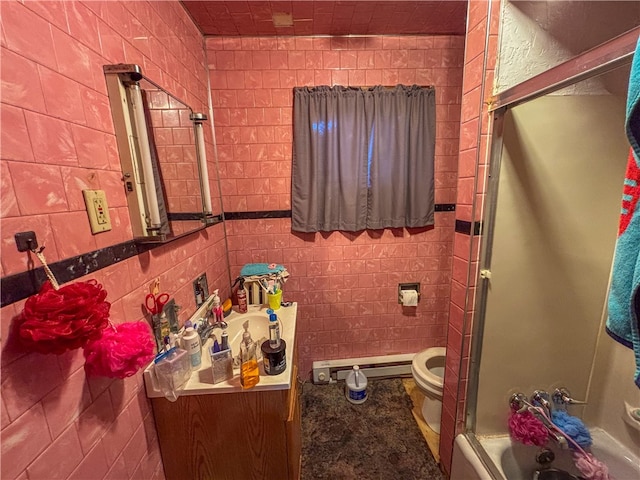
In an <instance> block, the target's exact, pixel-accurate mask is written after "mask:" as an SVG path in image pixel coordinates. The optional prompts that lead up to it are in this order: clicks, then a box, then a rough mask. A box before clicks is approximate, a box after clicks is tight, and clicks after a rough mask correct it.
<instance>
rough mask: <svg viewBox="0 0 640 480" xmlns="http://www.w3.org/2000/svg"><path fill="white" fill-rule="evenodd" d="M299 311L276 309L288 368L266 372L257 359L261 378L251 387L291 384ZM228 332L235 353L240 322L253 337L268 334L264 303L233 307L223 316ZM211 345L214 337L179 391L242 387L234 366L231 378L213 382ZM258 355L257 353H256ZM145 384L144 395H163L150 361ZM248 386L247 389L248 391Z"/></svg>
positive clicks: (274, 387)
mask: <svg viewBox="0 0 640 480" xmlns="http://www.w3.org/2000/svg"><path fill="white" fill-rule="evenodd" d="M297 312H298V304H297V303H295V302H294V303H293V304H292V305H291V306H289V307H281V308H279V309H278V310H276V311H275V313H276V314H277V315H278V319H279V320H280V325H281V330H280V336H281V337H282V339H283V340H284V341H285V342H286V344H287V352H286V359H287V368H286V369H285V371H284V372H282V373H280V374H279V375H266V374H265V373H264V370H263V367H262V362H261V361H260V362H259V363H260V382H259V383H258V384H257V385H256V386H255V387H253V388H252V389H251V390H288V389H289V388H291V382H292V381H294V380H295V379H292V378H291V372H292V363H293V346H294V344H295V332H296V316H297ZM199 316H202V313H201V312H199V311H198V312H196V314H194V318H198V317H199ZM224 320H225V322H227V328H226V331H227V334H228V335H229V343H230V344H231V350H232V352H233V355H234V356H237V355H238V353H239V352H240V342H241V340H242V333H243V332H244V328H243V326H242V325H243V324H244V323H245V322H246V321H248V322H249V332H250V333H251V338H252V339H253V340H254V341H256V342H257V341H259V340H260V339H263V338H269V316H268V315H267V306H264V305H263V306H253V305H251V306H249V311H248V312H247V313H244V314H240V313H238V312H236V311H234V312H232V313H231V315H229V316H228V317H226V318H225V319H224ZM213 333H214V334H215V336H216V337H217V339H218V342H220V334H221V333H222V330H220V329H217V328H216V329H215V330H214V332H213ZM212 345H213V340H211V339H209V340H208V341H207V343H205V345H204V346H203V348H202V364H201V365H200V367H199V368H198V369H197V370H195V371H193V372H192V373H191V378H190V379H189V381H188V382H187V384H186V385H185V387H184V389H183V390H182V391H181V392H180V395H203V394H215V393H231V392H236V391H242V386H241V385H240V371H239V369H234V377H233V379H231V380H229V381H225V382H220V383H216V384H214V383H213V375H212V373H211V358H210V357H209V348H210V347H211V346H212ZM259 359H260V357H259ZM143 377H144V384H145V388H146V391H147V397H149V398H157V397H163V394H162V392H161V391H160V389H159V388H158V386H157V381H156V379H155V376H154V374H153V363H152V364H150V365H149V366H148V367H147V368H146V369H145V370H144V375H143ZM251 390H249V391H251Z"/></svg>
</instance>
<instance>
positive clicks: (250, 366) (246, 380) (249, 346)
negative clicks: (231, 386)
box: [240, 322, 260, 389]
mask: <svg viewBox="0 0 640 480" xmlns="http://www.w3.org/2000/svg"><path fill="white" fill-rule="evenodd" d="M243 327H244V333H243V334H242V343H241V344H240V360H241V362H242V364H241V366H240V384H241V385H242V388H245V389H248V388H252V387H255V386H256V385H257V383H258V382H259V381H260V370H259V368H258V357H257V356H256V344H255V343H254V341H253V340H252V339H251V334H250V333H249V331H248V328H249V322H245V323H244V325H243Z"/></svg>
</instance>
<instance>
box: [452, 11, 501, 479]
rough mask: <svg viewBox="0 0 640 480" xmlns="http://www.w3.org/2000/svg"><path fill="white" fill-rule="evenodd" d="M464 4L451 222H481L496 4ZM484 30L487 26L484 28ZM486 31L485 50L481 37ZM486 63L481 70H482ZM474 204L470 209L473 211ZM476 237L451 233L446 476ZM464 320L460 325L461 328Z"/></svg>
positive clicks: (458, 418) (463, 387)
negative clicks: (453, 217) (453, 219)
mask: <svg viewBox="0 0 640 480" xmlns="http://www.w3.org/2000/svg"><path fill="white" fill-rule="evenodd" d="M488 7H489V2H486V1H470V2H469V9H468V15H467V18H468V21H467V37H466V38H467V41H466V48H465V57H464V78H463V84H462V93H463V94H462V110H461V118H460V128H461V131H460V146H459V164H458V191H457V199H456V218H457V219H459V220H465V221H471V222H474V221H481V220H482V216H481V214H480V212H481V211H482V210H481V205H482V202H483V201H484V184H485V176H486V174H487V170H488V169H487V166H488V163H489V159H488V156H487V145H488V144H489V123H488V119H489V116H488V113H487V106H486V101H487V100H488V97H489V96H490V95H491V94H492V93H493V78H494V69H495V65H496V53H497V37H498V20H499V11H500V1H499V0H493V2H492V3H491V18H490V21H489V22H488V17H489V8H488ZM487 24H488V25H487ZM487 29H489V42H488V43H489V47H488V50H487V49H486V48H485V37H486V33H487ZM485 61H486V65H485ZM474 201H475V209H474ZM479 243H480V237H479V236H474V237H473V238H472V237H470V236H469V235H467V234H463V233H456V234H455V237H454V248H453V274H452V279H451V304H450V308H449V325H448V331H447V360H446V366H445V382H444V392H443V408H442V423H441V431H440V457H441V464H442V466H443V467H444V469H445V471H446V472H449V471H450V467H451V455H452V451H453V440H454V437H455V435H457V434H459V433H462V432H463V431H464V427H465V424H464V422H465V406H466V391H467V379H468V376H469V353H470V345H471V331H472V325H473V313H474V302H475V293H476V278H477V275H478V271H477V270H478V260H479V248H478V247H479ZM465 319H466V322H465Z"/></svg>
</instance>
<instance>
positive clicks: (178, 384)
mask: <svg viewBox="0 0 640 480" xmlns="http://www.w3.org/2000/svg"><path fill="white" fill-rule="evenodd" d="M154 370H155V374H156V377H157V379H158V384H159V386H160V389H161V390H162V391H163V392H178V391H180V390H181V389H182V387H183V386H184V384H185V383H187V380H189V377H191V361H190V360H189V355H187V351H186V350H182V349H181V348H176V349H173V350H172V351H169V352H168V353H167V354H166V356H165V357H164V358H162V359H161V360H159V361H158V363H156V364H155V365H154Z"/></svg>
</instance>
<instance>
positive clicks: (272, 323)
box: [269, 313, 280, 348]
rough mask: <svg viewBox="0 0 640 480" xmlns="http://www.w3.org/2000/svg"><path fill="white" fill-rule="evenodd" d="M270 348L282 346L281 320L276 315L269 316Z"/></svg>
mask: <svg viewBox="0 0 640 480" xmlns="http://www.w3.org/2000/svg"><path fill="white" fill-rule="evenodd" d="M269 346H270V347H271V348H278V347H279V346H280V320H278V315H276V314H275V313H272V314H270V315H269Z"/></svg>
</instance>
